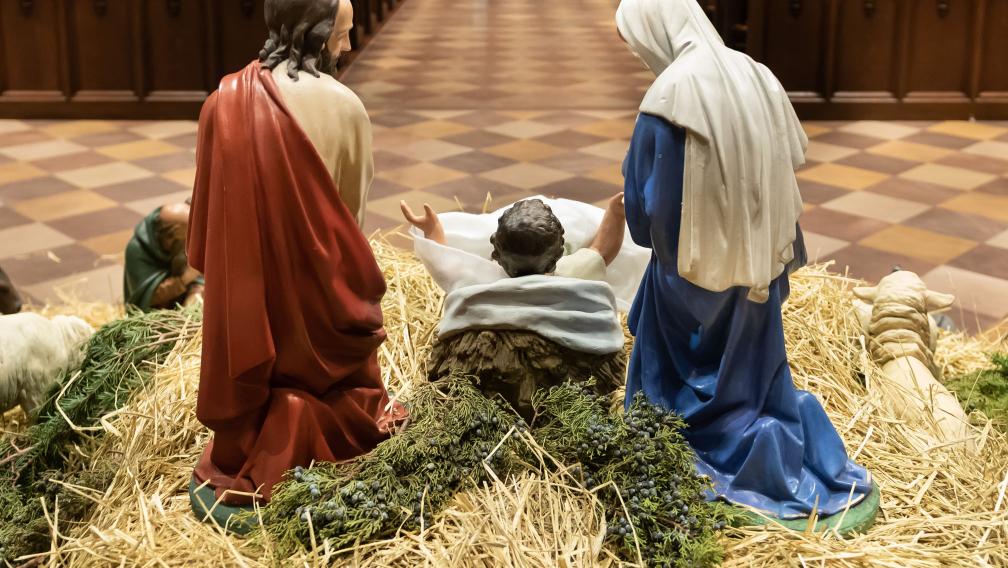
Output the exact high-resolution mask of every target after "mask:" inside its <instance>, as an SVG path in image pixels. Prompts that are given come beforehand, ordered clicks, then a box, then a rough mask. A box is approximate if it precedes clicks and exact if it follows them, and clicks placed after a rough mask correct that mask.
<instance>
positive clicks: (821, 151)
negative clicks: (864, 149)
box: [805, 140, 858, 162]
mask: <svg viewBox="0 0 1008 568" xmlns="http://www.w3.org/2000/svg"><path fill="white" fill-rule="evenodd" d="M857 153H858V150H857V149H855V148H847V147H846V146H837V145H836V144H827V143H826V142H817V141H815V140H809V145H808V151H806V152H805V157H806V158H808V159H809V160H815V161H817V162H833V161H836V160H842V159H844V158H846V157H847V156H851V155H854V154H857Z"/></svg>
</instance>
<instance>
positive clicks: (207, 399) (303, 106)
mask: <svg viewBox="0 0 1008 568" xmlns="http://www.w3.org/2000/svg"><path fill="white" fill-rule="evenodd" d="M265 15H266V24H267V27H268V29H269V39H268V40H267V42H266V45H265V47H264V48H263V50H262V52H261V53H260V56H259V61H254V62H252V63H250V64H249V65H248V66H246V67H245V68H244V69H242V70H241V71H239V72H237V73H235V74H233V75H229V76H227V77H225V78H224V79H223V80H222V81H221V83H220V87H219V88H218V90H217V91H216V92H215V93H213V94H212V95H211V96H210V98H209V99H207V101H206V103H205V104H204V106H203V110H202V112H201V114H200V121H199V139H198V146H197V173H196V182H195V188H194V191H193V199H192V211H191V217H190V222H189V235H188V241H187V242H188V256H189V261H190V263H191V264H192V266H193V267H195V268H196V269H197V270H199V271H200V272H202V273H203V274H204V275H205V276H206V288H205V308H204V316H203V356H202V368H201V373H200V386H199V399H198V406H197V416H198V418H199V420H200V421H201V422H202V423H203V424H205V425H206V426H207V427H208V428H209V429H210V430H212V431H213V439H212V440H211V442H210V443H209V444H208V445H207V447H206V449H205V450H204V452H203V455H202V457H201V458H200V460H199V463H198V464H197V466H196V470H195V472H194V480H193V481H194V483H198V484H201V485H203V486H210V487H212V488H213V489H214V491H215V493H216V496H217V497H218V498H223V501H224V503H225V504H228V505H236V506H249V505H251V503H252V502H253V501H258V502H259V503H266V502H268V501H269V499H270V497H271V494H272V490H273V486H274V485H275V484H276V483H277V482H279V481H280V480H281V479H282V477H283V474H284V472H285V471H287V470H289V469H292V468H294V467H295V466H307V465H309V464H310V463H311V462H312V461H316V462H318V461H342V460H346V459H350V458H353V457H355V456H358V455H360V454H362V453H364V452H367V451H369V450H371V449H372V448H373V447H374V446H375V445H376V444H378V443H379V442H380V441H381V440H383V439H385V438H386V437H387V436H388V434H389V431H390V429H391V425H392V424H394V423H395V422H396V421H397V420H398V419H400V418H403V417H404V414H405V411H404V410H403V409H402V407H400V406H398V405H393V404H389V398H388V395H387V393H386V390H385V388H384V386H383V383H382V379H381V373H380V371H379V368H378V360H377V355H376V352H377V349H378V347H379V345H380V344H381V343H382V341H384V340H385V330H384V328H383V324H382V312H381V306H380V302H381V299H382V296H383V295H384V293H385V280H384V278H383V276H382V273H381V270H380V269H379V267H378V264H377V263H376V262H375V258H374V255H373V254H372V252H371V248H370V246H369V245H368V241H367V239H366V238H365V237H364V235H363V233H362V232H361V229H360V225H359V224H360V223H361V221H362V219H363V217H364V209H365V201H366V198H367V191H368V187H369V185H370V183H371V178H372V172H373V165H372V156H371V124H370V122H369V119H368V115H367V113H366V112H365V110H364V106H363V104H362V103H361V101H360V99H358V98H357V96H356V95H354V93H353V92H351V91H350V90H349V89H348V88H347V87H345V86H343V85H342V84H340V83H339V82H338V81H336V79H335V78H334V77H333V76H332V75H331V73H332V72H333V71H334V68H335V61H336V59H337V58H338V57H339V55H340V53H342V52H345V51H348V50H349V49H350V45H349V39H348V37H349V35H348V34H349V31H350V29H351V28H352V25H353V8H352V6H351V4H350V2H349V0H266V3H265Z"/></svg>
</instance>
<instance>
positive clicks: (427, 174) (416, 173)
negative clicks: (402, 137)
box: [377, 162, 466, 189]
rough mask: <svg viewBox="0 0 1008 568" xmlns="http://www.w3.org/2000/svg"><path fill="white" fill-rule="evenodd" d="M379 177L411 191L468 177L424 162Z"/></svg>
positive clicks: (381, 174) (389, 171)
mask: <svg viewBox="0 0 1008 568" xmlns="http://www.w3.org/2000/svg"><path fill="white" fill-rule="evenodd" d="M377 177H380V178H382V179H387V180H389V181H391V182H395V183H398V184H399V185H403V186H406V187H408V188H410V189H424V188H427V187H430V186H432V185H437V184H439V183H444V182H446V181H451V180H453V179H459V178H463V177H466V176H465V174H463V173H462V172H458V171H455V170H452V169H448V168H443V167H441V166H437V165H435V164H430V163H426V162H423V163H419V164H415V165H412V166H407V167H405V168H396V169H392V170H385V171H383V172H378V174H377Z"/></svg>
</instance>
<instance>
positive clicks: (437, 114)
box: [410, 110, 472, 120]
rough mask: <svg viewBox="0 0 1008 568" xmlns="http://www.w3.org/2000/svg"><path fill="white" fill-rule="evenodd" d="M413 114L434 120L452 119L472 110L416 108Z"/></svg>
mask: <svg viewBox="0 0 1008 568" xmlns="http://www.w3.org/2000/svg"><path fill="white" fill-rule="evenodd" d="M410 112H412V113H413V114H418V115H420V116H425V117H427V118H430V119H432V120H451V119H453V118H455V117H456V116H462V115H463V114H469V113H470V112H472V111H469V110H414V111H410Z"/></svg>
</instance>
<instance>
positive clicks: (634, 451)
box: [263, 377, 728, 566]
mask: <svg viewBox="0 0 1008 568" xmlns="http://www.w3.org/2000/svg"><path fill="white" fill-rule="evenodd" d="M406 404H407V407H408V409H409V411H410V415H411V423H410V425H409V427H408V428H407V429H406V430H405V431H404V432H403V433H401V434H398V435H396V436H394V437H392V438H390V439H389V440H388V441H386V442H383V443H381V444H379V446H378V447H377V448H376V449H375V450H374V451H373V452H371V453H369V454H367V455H365V456H363V457H361V458H360V459H358V460H355V461H354V462H352V463H348V464H321V465H318V466H316V467H313V468H311V469H307V470H306V469H301V468H297V469H295V470H294V471H292V472H291V473H290V474H289V477H288V479H287V480H286V481H284V482H283V483H281V484H280V485H278V486H277V487H276V488H275V490H274V494H273V499H272V501H271V503H270V505H269V506H268V507H266V508H265V509H264V511H263V515H264V518H263V525H264V530H265V532H266V533H267V535H268V536H269V537H271V540H272V541H273V542H274V544H276V546H277V552H278V554H279V555H280V556H281V557H287V556H288V555H290V554H292V553H294V552H295V551H296V550H298V549H299V548H300V547H308V546H311V544H312V542H313V539H314V542H315V543H316V544H320V543H322V542H323V541H325V540H328V541H329V545H330V547H334V548H337V549H339V548H343V547H349V546H353V545H355V544H359V543H364V542H368V541H374V540H379V539H382V538H388V537H391V536H393V535H394V534H395V533H396V532H397V531H398V530H399V529H400V527H402V528H405V529H407V530H416V529H419V528H420V527H421V526H422V525H425V524H430V523H431V521H432V519H433V516H434V515H435V514H436V513H437V512H438V511H440V510H441V509H443V508H444V507H445V506H446V505H447V504H448V502H449V501H450V499H451V497H452V496H453V495H454V494H455V493H456V492H457V491H461V490H465V489H467V488H472V487H475V486H478V485H480V484H483V483H486V482H488V481H490V475H489V473H488V472H487V470H486V469H485V468H484V464H486V465H487V466H489V467H490V468H491V469H493V471H494V472H495V474H496V475H498V476H499V477H504V476H506V475H509V474H513V473H517V472H518V471H520V469H522V468H537V467H539V466H538V462H536V465H534V466H533V465H532V461H533V460H532V459H531V458H532V456H531V454H530V450H529V449H528V448H529V446H528V445H527V444H525V443H524V442H523V441H521V440H520V439H519V437H520V435H521V433H522V432H525V431H527V427H526V425H525V423H524V421H523V420H522V419H521V418H520V417H518V415H517V414H515V413H514V412H513V411H512V410H511V409H510V408H509V407H507V406H506V405H505V404H504V403H503V402H500V401H491V400H489V399H487V398H485V397H484V396H483V395H482V394H481V393H480V392H479V391H478V390H477V389H476V388H475V387H473V386H472V383H471V382H470V381H469V380H468V379H466V378H464V377H450V378H447V379H444V380H441V381H438V382H436V383H429V384H424V385H420V386H418V387H417V388H416V390H415V391H414V393H413V396H411V397H410V399H409V401H407V403H406ZM534 406H535V409H536V418H535V420H534V422H533V425H532V429H531V434H532V435H533V436H534V437H535V439H536V441H537V442H538V443H539V444H540V445H542V446H543V447H544V448H546V449H547V450H548V451H550V453H551V454H553V455H554V457H556V458H558V459H560V460H561V461H562V462H566V463H569V464H575V463H578V464H580V465H579V466H575V471H576V472H577V475H579V476H580V477H581V479H582V480H583V483H585V485H586V486H587V487H588V488H593V487H594V488H597V491H598V495H599V498H600V500H601V502H602V503H603V506H604V507H605V512H606V519H607V523H608V524H609V531H608V534H607V544H608V545H609V546H611V547H612V548H613V549H614V550H615V551H616V553H617V554H618V555H619V556H620V557H622V558H624V559H626V560H636V559H637V550H638V545H639V546H640V551H641V553H642V555H643V557H644V559H645V561H646V562H647V563H648V564H649V565H659V566H710V565H714V564H717V563H718V562H719V561H720V559H721V547H720V545H719V544H718V542H717V539H716V531H717V530H718V529H720V528H721V527H722V526H724V523H725V521H726V520H727V517H726V515H727V514H728V512H727V509H726V508H723V507H721V506H719V505H717V504H712V503H708V502H706V501H705V500H704V498H703V492H704V490H705V489H706V487H707V484H706V482H705V481H704V480H703V479H701V478H699V477H697V475H696V473H695V469H694V466H693V458H692V456H691V454H690V451H689V449H688V447H687V446H686V444H685V442H684V441H683V439H682V437H681V435H680V433H679V430H680V429H681V428H682V426H683V424H682V422H681V421H680V420H679V419H678V418H677V417H676V416H675V415H673V414H671V413H667V412H665V411H663V410H662V409H660V408H658V407H655V406H652V405H650V404H648V403H647V402H646V401H644V400H643V399H639V400H636V401H635V402H634V404H633V405H632V406H631V408H630V409H629V411H628V412H627V413H626V414H625V415H623V414H620V413H616V412H612V411H610V410H609V408H608V405H607V399H606V398H605V397H602V396H598V395H595V394H593V393H591V392H590V391H588V390H586V389H585V388H583V387H582V386H580V385H574V384H570V383H568V384H565V385H563V386H560V387H554V388H552V389H550V390H549V391H540V392H539V393H538V395H537V396H536V398H535V400H534ZM509 433H510V434H509ZM617 488H618V491H617ZM624 504H625V507H624ZM625 512H628V513H629V516H627V515H626V514H625Z"/></svg>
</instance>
